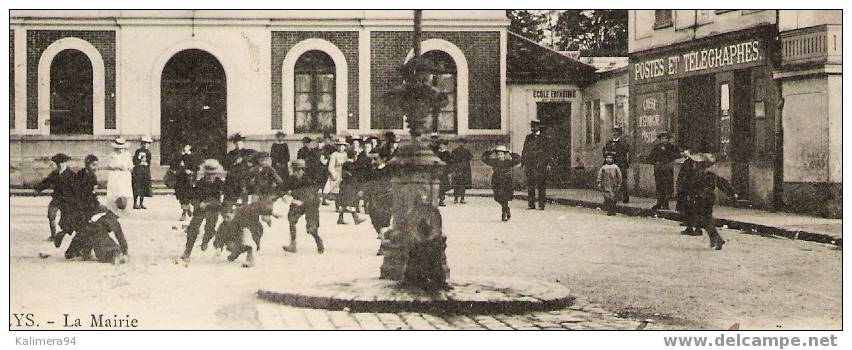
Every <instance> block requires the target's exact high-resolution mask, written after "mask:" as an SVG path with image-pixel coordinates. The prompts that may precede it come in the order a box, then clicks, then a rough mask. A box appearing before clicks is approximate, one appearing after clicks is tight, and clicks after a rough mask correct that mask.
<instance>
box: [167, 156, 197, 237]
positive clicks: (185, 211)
mask: <svg viewBox="0 0 852 350" xmlns="http://www.w3.org/2000/svg"><path fill="white" fill-rule="evenodd" d="M171 166H172V170H173V171H174V174H175V197H176V198H177V200H178V202H179V203H180V209H181V214H180V221H185V220H186V217H187V216H188V215H189V216H191V215H192V212H191V211H190V202H191V200H192V185H193V182H195V170H196V169H197V168H198V165H197V163H196V160H195V155H193V154H192V146H191V145H189V144H184V145H183V150H182V151H181V154H180V156H178V157H177V158H175V160H174V162H173V163H172V165H171Z"/></svg>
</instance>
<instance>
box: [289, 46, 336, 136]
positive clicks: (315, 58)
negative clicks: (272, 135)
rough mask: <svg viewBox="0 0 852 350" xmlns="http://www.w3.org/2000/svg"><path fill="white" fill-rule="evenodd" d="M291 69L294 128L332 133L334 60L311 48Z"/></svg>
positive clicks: (295, 129)
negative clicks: (292, 74)
mask: <svg viewBox="0 0 852 350" xmlns="http://www.w3.org/2000/svg"><path fill="white" fill-rule="evenodd" d="M294 71H295V74H294V85H295V86H294V89H293V91H294V95H295V96H294V100H295V103H294V108H295V114H294V117H295V118H294V119H295V121H294V131H295V132H296V133H325V132H329V133H332V134H333V133H336V123H335V119H336V110H335V98H336V96H335V90H336V87H337V85H336V84H335V78H336V77H335V73H334V72H335V66H334V61H333V60H332V59H331V57H330V56H329V55H328V54H326V53H325V52H322V51H319V50H311V51H308V52H305V53H304V54H302V55H301V56H299V59H298V60H297V61H296V66H295V67H294Z"/></svg>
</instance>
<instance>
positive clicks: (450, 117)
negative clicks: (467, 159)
mask: <svg viewBox="0 0 852 350" xmlns="http://www.w3.org/2000/svg"><path fill="white" fill-rule="evenodd" d="M423 58H426V59H428V60H430V61H431V62H432V64H433V65H434V67H435V70H434V71H433V72H432V74H431V75H430V76H429V82H430V83H431V84H432V86H434V87H435V88H436V89H438V90H439V91H441V93H444V94H445V95H446V96H447V104H446V105H444V107H441V108H435V110H434V111H432V118H433V119H432V120H434V121H437V125H436V126H435V127H436V129H437V130H438V132H441V133H454V132H456V117H457V111H458V103H457V100H458V98H457V95H456V81H457V79H458V73H457V71H456V64H455V62H454V61H453V58H452V57H450V55H449V54H447V53H446V52H444V51H440V50H432V51H428V52H426V53H424V54H423Z"/></svg>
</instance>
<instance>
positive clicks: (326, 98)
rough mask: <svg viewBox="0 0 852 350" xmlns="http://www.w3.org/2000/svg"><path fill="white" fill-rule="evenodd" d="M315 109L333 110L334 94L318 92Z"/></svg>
mask: <svg viewBox="0 0 852 350" xmlns="http://www.w3.org/2000/svg"><path fill="white" fill-rule="evenodd" d="M318 95H319V96H317V97H318V101H317V110H318V111H331V112H333V111H334V95H332V94H318Z"/></svg>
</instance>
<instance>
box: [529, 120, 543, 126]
mask: <svg viewBox="0 0 852 350" xmlns="http://www.w3.org/2000/svg"><path fill="white" fill-rule="evenodd" d="M540 124H541V122H540V121H538V120H530V126H537V125H540Z"/></svg>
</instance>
